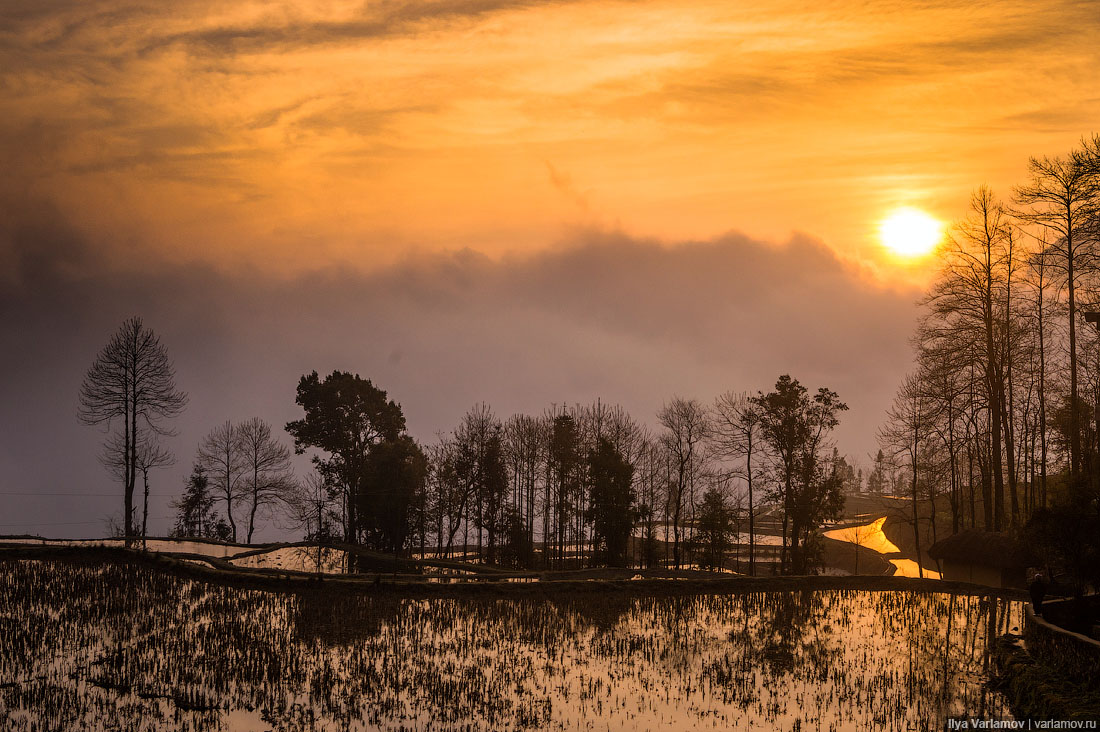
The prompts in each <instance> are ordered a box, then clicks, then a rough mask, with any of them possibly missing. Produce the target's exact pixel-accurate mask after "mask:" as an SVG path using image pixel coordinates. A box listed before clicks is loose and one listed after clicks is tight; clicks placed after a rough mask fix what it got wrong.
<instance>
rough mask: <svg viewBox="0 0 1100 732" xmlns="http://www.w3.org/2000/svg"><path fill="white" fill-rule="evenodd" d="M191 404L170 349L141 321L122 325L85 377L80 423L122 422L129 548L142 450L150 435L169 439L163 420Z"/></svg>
mask: <svg viewBox="0 0 1100 732" xmlns="http://www.w3.org/2000/svg"><path fill="white" fill-rule="evenodd" d="M186 404H187V394H186V393H184V392H183V391H180V390H179V389H177V388H176V372H175V369H174V368H173V366H172V362H171V361H170V360H169V359H168V351H167V349H166V348H165V347H164V345H163V344H161V342H160V338H158V337H157V335H156V334H155V333H154V332H153V331H152V330H150V329H149V328H146V327H145V325H144V323H143V322H142V320H141V318H139V317H133V318H130V319H129V320H127V321H126V322H124V323H123V324H122V326H121V327H120V328H119V329H118V331H117V332H116V333H115V334H114V336H112V337H111V340H110V341H108V343H107V345H106V346H104V347H103V350H101V351H100V352H99V354H98V355H97V356H96V359H95V361H94V362H93V363H92V366H91V368H89V369H88V371H87V373H86V374H85V375H84V380H83V382H82V383H81V385H80V406H79V408H78V410H77V418H78V419H79V420H80V421H81V422H82V423H84V424H87V425H99V424H105V425H107V426H108V429H110V426H111V425H112V424H113V423H117V422H118V421H120V420H121V422H122V433H121V436H122V439H121V441H120V442H119V443H117V444H116V448H117V450H118V454H119V458H117V459H116V461H117V463H118V464H119V465H120V466H121V469H122V474H121V478H122V484H123V527H124V528H123V530H124V532H125V536H126V540H127V542H129V541H130V540H131V539H132V538H133V536H134V486H135V483H136V482H137V474H138V472H139V470H140V467H139V465H138V448H139V445H140V444H141V442H142V439H143V437H144V436H145V433H146V432H153V433H156V434H169V432H168V430H167V429H165V428H164V427H163V426H162V424H161V420H164V419H169V418H172V417H175V416H177V415H179V414H180V412H182V411H183V408H184V407H185V406H186ZM110 443H111V441H110V438H108V444H110Z"/></svg>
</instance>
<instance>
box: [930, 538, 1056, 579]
mask: <svg viewBox="0 0 1100 732" xmlns="http://www.w3.org/2000/svg"><path fill="white" fill-rule="evenodd" d="M928 556H930V557H932V558H933V559H946V560H950V561H954V562H964V563H966V564H984V565H985V566H988V567H998V568H1000V569H1017V568H1022V567H1030V566H1033V565H1034V563H1035V562H1034V561H1033V559H1032V557H1031V556H1030V555H1029V554H1028V552H1027V551H1025V550H1024V548H1023V547H1022V546H1021V545H1020V543H1019V542H1017V541H1016V540H1015V539H1012V538H1011V537H1009V536H1008V535H1007V534H1001V533H997V532H993V531H979V530H978V529H967V530H966V531H960V532H959V533H957V534H954V535H953V536H949V537H947V538H946V539H940V540H939V541H937V542H936V543H935V544H933V545H932V546H931V547H929V549H928Z"/></svg>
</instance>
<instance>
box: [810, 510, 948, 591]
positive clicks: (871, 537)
mask: <svg viewBox="0 0 1100 732" xmlns="http://www.w3.org/2000/svg"><path fill="white" fill-rule="evenodd" d="M886 518H887V517H886V516H883V517H882V518H878V519H875V520H874V521H872V522H871V523H869V524H863V525H861V526H846V527H844V528H842V529H831V530H829V531H826V532H824V535H825V536H826V537H828V538H830V539H836V540H837V541H844V542H847V543H849V544H856V545H858V546H862V547H865V548H867V549H870V550H871V551H874V552H878V553H879V554H881V555H883V556H884V557H885V558H886V559H887V560H888V561H889V562H890V564H892V565H894V567H896V568H897V569H896V571H895V572H894V575H895V576H897V577H921V576H923V577H924V578H925V579H941V578H942V577H941V575H940V573H939V572H937V571H935V570H934V569H929V568H928V567H924V573H923V575H922V574H921V566H920V565H919V564H918V563H917V562H915V561H914V560H912V559H908V558H906V557H904V556H902V555H901V549H899V548H898V547H897V545H896V544H894V542H892V541H890V540H889V539H888V538H886V534H884V533H883V531H882V526H883V524H885V523H886ZM891 555H893V556H891Z"/></svg>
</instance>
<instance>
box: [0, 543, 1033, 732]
mask: <svg viewBox="0 0 1100 732" xmlns="http://www.w3.org/2000/svg"><path fill="white" fill-rule="evenodd" d="M1018 618H1019V606H1018V604H1017V603H1006V602H1000V601H996V600H992V601H991V600H988V599H983V598H972V597H966V596H957V597H956V596H951V595H945V594H936V595H932V594H918V593H892V592H882V593H869V592H856V591H830V592H810V591H805V592H774V593H760V592H755V593H746V594H741V595H725V596H693V597H672V598H653V597H648V598H635V597H630V596H629V595H625V594H621V593H604V592H592V593H585V594H584V595H575V596H570V597H564V598H555V599H552V600H550V599H522V600H502V599H477V600H457V599H439V600H401V599H398V598H394V597H391V596H388V595H370V594H355V593H334V594H330V593H328V592H327V591H326V590H325V589H322V588H319V589H317V590H316V591H314V592H308V593H303V594H302V595H292V594H278V593H266V592H260V591H252V590H238V589H233V588H228V587H219V586H214V585H204V584H200V583H195V582H191V581H187V580H181V579H177V578H174V577H171V576H168V575H161V574H157V573H153V572H150V571H147V570H144V569H136V568H125V567H115V566H110V565H108V566H80V565H68V564H49V563H42V562H16V563H0V728H3V729H12V730H16V731H26V730H30V729H32V728H33V727H32V723H34V725H37V728H39V729H41V728H70V729H83V728H99V727H103V726H104V724H106V723H107V722H108V721H109V722H112V723H117V725H118V728H119V729H121V730H145V729H148V730H154V729H156V730H160V729H166V730H176V729H184V728H189V729H194V730H214V729H223V728H226V723H227V719H228V716H227V713H228V711H230V710H250V709H251V710H254V712H253V714H254V715H255V718H256V719H259V718H260V717H262V718H263V719H266V720H268V721H269V723H270V724H271V726H273V727H275V728H277V729H303V728H309V727H310V726H316V727H318V728H344V727H346V726H351V727H352V728H354V727H355V726H356V725H359V726H365V727H368V728H382V729H395V728H400V727H401V726H402V725H403V726H404V728H406V729H417V728H421V729H427V728H438V727H444V728H446V727H450V728H463V729H466V728H471V729H479V728H481V729H484V728H500V727H529V728H530V727H533V728H545V727H574V726H576V727H581V726H585V725H587V724H591V723H593V722H595V726H597V727H599V726H604V725H605V724H606V725H608V726H612V727H657V726H664V727H668V726H673V727H676V726H679V727H685V726H694V725H696V724H703V722H702V721H701V720H706V722H705V723H706V724H707V725H708V726H709V725H710V724H711V723H712V722H713V723H717V724H719V725H722V726H729V727H736V726H737V725H742V728H746V727H748V728H752V726H753V725H757V726H759V727H761V728H771V727H773V726H781V727H791V726H794V724H795V719H796V717H797V718H798V720H799V723H800V724H802V725H803V728H814V727H815V726H816V727H821V728H828V727H829V726H830V725H831V724H833V723H838V722H846V723H855V724H856V725H862V726H871V725H873V726H876V727H893V728H899V727H904V726H905V725H906V724H915V725H917V726H919V727H922V728H923V727H933V726H939V725H942V720H943V719H944V718H945V717H946V716H947V715H949V714H956V713H960V712H962V711H969V712H974V711H976V710H984V711H985V712H987V713H998V714H999V713H1000V712H1001V711H1003V702H1002V701H1001V698H1000V697H999V696H998V695H994V694H990V693H989V692H988V691H986V690H985V688H984V685H983V683H982V678H983V677H984V673H985V671H986V666H985V663H986V649H987V648H988V647H989V643H990V639H991V638H992V637H995V636H996V635H997V634H999V633H1001V632H1003V631H1005V630H1007V629H1008V626H1009V625H1010V624H1011V623H1013V622H1019V620H1018ZM20 708H23V709H30V710H34V712H33V714H32V715H21V714H18V713H15V710H18V709H20ZM795 710H798V711H797V712H796V711H795Z"/></svg>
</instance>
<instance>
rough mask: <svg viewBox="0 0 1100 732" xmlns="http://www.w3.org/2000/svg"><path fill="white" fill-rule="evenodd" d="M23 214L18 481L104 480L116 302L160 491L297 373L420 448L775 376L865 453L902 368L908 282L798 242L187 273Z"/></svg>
mask: <svg viewBox="0 0 1100 732" xmlns="http://www.w3.org/2000/svg"><path fill="white" fill-rule="evenodd" d="M31 213H32V214H33V215H32V216H29V217H27V218H31V219H34V218H37V217H38V216H40V215H46V216H47V217H48V218H49V219H51V220H53V221H54V222H55V225H54V226H53V227H52V228H51V227H48V226H45V225H42V226H40V227H39V228H35V227H33V226H31V224H29V223H27V222H24V223H19V224H17V225H16V226H14V227H9V229H6V230H5V231H4V233H3V242H4V246H5V247H6V248H7V249H8V251H9V252H10V251H13V250H14V251H15V255H14V258H15V259H16V261H18V262H20V270H19V271H20V272H21V281H20V283H19V284H18V285H10V284H9V285H7V286H5V287H4V288H3V289H0V305H2V307H3V309H4V312H5V314H6V317H5V319H4V321H3V324H2V325H0V339H2V340H3V342H4V343H5V344H10V349H11V352H13V353H17V354H18V358H11V359H5V360H4V361H3V364H2V365H0V384H2V386H0V401H2V402H3V403H4V404H5V405H6V409H5V411H4V414H3V416H2V417H0V444H3V445H5V452H4V453H3V454H2V455H0V471H2V473H0V474H3V475H4V476H5V483H6V484H7V485H14V486H22V487H25V488H27V489H29V490H36V489H38V490H48V489H49V488H51V487H56V486H70V487H73V488H74V489H76V490H77V491H87V492H88V493H111V492H112V491H113V490H114V487H113V486H112V485H111V484H110V482H109V481H108V479H107V478H106V476H105V474H104V473H103V471H102V470H101V468H100V466H99V465H98V463H97V462H96V460H95V455H96V453H97V450H98V444H99V441H100V439H101V437H102V436H101V435H100V434H99V433H97V432H96V431H95V430H93V429H89V428H85V427H81V426H79V425H77V424H76V420H75V417H74V409H75V399H76V393H77V389H78V387H79V383H80V379H81V376H82V374H83V372H84V370H85V369H86V368H87V366H88V365H89V364H90V363H91V360H92V359H93V358H94V355H95V353H96V351H97V350H98V349H99V347H100V346H101V345H102V344H103V342H105V340H106V339H107V338H108V337H109V335H110V334H111V333H112V332H113V331H114V330H115V329H116V328H117V327H118V324H119V323H120V322H121V321H122V320H123V319H124V318H126V317H128V316H129V315H132V314H140V315H142V316H143V317H144V319H145V321H146V323H148V324H149V325H150V326H151V327H153V328H154V329H155V330H156V331H157V332H158V333H159V334H160V335H161V337H162V339H163V341H164V342H165V344H166V345H167V347H168V348H169V351H170V353H171V355H172V357H173V358H174V360H175V363H176V367H177V371H178V380H179V383H180V386H181V387H182V388H184V389H185V390H186V391H188V392H189V393H190V395H191V403H190V406H189V408H188V410H187V412H186V414H185V415H184V416H183V417H182V418H181V419H180V420H179V421H178V424H177V427H178V428H179V436H178V437H176V438H174V440H173V441H172V444H171V447H172V449H173V450H175V451H176V453H177V455H178V456H179V463H178V465H177V466H176V467H175V468H173V469H172V470H170V471H165V472H164V473H163V475H162V476H161V477H159V478H158V479H157V480H158V482H157V485H156V488H155V492H156V493H173V492H175V491H176V490H178V487H179V486H180V485H181V484H182V481H183V480H184V477H185V475H186V473H187V470H188V468H189V463H190V459H191V457H192V454H193V451H194V447H195V445H196V443H197V442H198V440H199V439H200V438H201V436H202V435H203V434H204V433H205V432H206V431H207V430H208V429H209V428H210V427H211V426H212V425H214V424H217V423H219V422H220V421H222V420H224V419H234V420H238V419H245V418H248V417H251V416H260V417H263V418H264V419H267V420H268V421H270V422H271V423H272V424H274V425H277V426H278V425H281V424H283V423H284V422H286V421H287V420H289V419H293V418H295V417H296V416H297V409H296V407H295V405H294V404H293V393H294V386H295V384H296V382H297V378H298V377H299V376H300V375H301V374H303V373H307V372H309V371H311V370H313V369H316V370H318V371H319V372H322V373H324V372H327V371H331V370H332V369H345V370H350V371H354V372H358V373H360V374H362V375H364V376H367V377H369V378H371V379H372V380H374V381H375V383H377V384H379V385H381V386H382V387H383V388H386V389H387V390H389V392H390V394H391V396H392V397H394V398H396V399H397V400H398V401H400V402H401V403H402V405H403V407H404V409H405V411H406V414H407V416H408V422H409V426H410V430H411V431H412V432H413V434H414V435H415V436H417V437H418V438H419V439H421V440H425V441H430V440H432V439H433V436H434V434H435V433H436V432H438V431H446V430H449V429H451V428H453V427H454V426H455V425H456V424H457V422H458V420H459V419H460V417H461V415H462V413H463V412H464V411H465V410H466V409H467V408H468V407H470V406H471V405H473V404H474V403H476V402H479V401H487V402H489V403H490V404H491V405H492V406H493V407H494V409H495V410H496V411H497V412H498V413H500V414H502V415H508V414H511V413H514V412H521V411H522V412H528V413H539V412H541V411H542V410H543V409H544V408H546V407H548V406H550V405H551V404H554V403H558V404H560V403H563V402H567V403H573V402H588V401H590V400H595V399H596V398H597V397H599V398H601V399H603V400H604V401H607V402H616V403H621V404H622V405H623V406H625V407H626V408H627V409H628V410H629V411H631V412H632V413H633V414H634V415H635V416H636V417H637V418H638V419H640V420H642V421H645V422H649V423H651V424H652V423H653V422H654V420H653V414H654V413H655V412H656V410H657V409H658V408H659V407H660V406H661V404H662V402H663V401H665V400H666V399H668V398H669V397H670V396H672V395H673V394H682V395H687V396H695V397H698V398H700V399H703V400H709V399H711V398H713V397H714V396H715V395H717V394H718V393H720V392H722V391H725V390H729V389H735V390H757V389H767V388H769V387H770V386H771V384H772V383H774V380H775V378H776V377H777V376H778V375H780V374H781V373H788V372H789V373H791V374H793V375H795V376H796V377H797V378H799V379H801V380H802V381H803V382H804V383H806V384H807V385H809V386H811V387H816V386H819V385H827V386H829V387H831V388H833V389H835V390H837V391H838V392H839V393H840V394H841V396H842V398H844V399H846V400H847V401H848V403H849V404H850V405H851V406H852V410H851V412H849V413H848V415H846V419H845V424H844V426H843V427H842V429H841V431H840V433H839V436H840V439H841V447H842V449H844V450H845V451H847V452H850V453H853V454H854V455H856V456H857V458H861V459H862V457H863V454H864V453H865V452H867V451H869V450H871V449H872V447H873V434H874V430H875V428H876V427H877V425H878V423H879V421H880V419H881V417H882V413H883V411H884V409H885V407H886V406H887V405H888V403H889V401H890V399H891V397H892V394H893V390H894V387H895V385H896V383H897V382H898V380H899V378H900V376H901V375H902V373H903V372H904V371H905V369H906V367H907V364H908V362H909V350H908V346H907V342H906V340H907V336H908V334H909V333H910V332H911V328H912V325H913V316H914V306H913V304H912V303H913V300H914V298H915V293H914V292H909V291H903V292H896V291H891V290H885V289H881V288H877V287H875V286H873V285H870V284H867V283H866V282H865V281H864V280H863V279H862V278H860V277H859V276H858V275H857V274H856V273H854V272H852V271H851V270H850V269H849V268H848V267H847V266H846V265H845V264H843V263H842V262H840V261H839V260H838V259H837V258H836V256H835V255H834V254H833V253H832V252H831V250H830V249H828V248H827V247H825V246H824V245H822V244H821V243H820V242H819V241H816V240H814V239H811V238H810V237H807V236H797V237H795V238H793V239H792V240H791V241H789V242H788V243H786V244H784V245H782V246H776V245H772V244H767V243H762V242H758V241H754V240H752V239H749V238H747V237H745V236H742V235H739V234H729V235H727V236H723V237H720V238H717V239H714V240H708V241H697V242H683V243H680V244H678V245H675V246H667V245H662V244H659V243H656V242H653V241H646V240H638V239H634V238H631V237H629V236H626V235H623V234H618V233H613V232H611V233H609V232H601V231H586V232H580V233H578V234H577V235H576V236H575V237H574V238H573V239H571V240H570V241H567V242H563V243H562V246H561V247H560V248H559V249H557V250H554V251H544V252H541V253H538V254H534V255H524V256H518V255H517V256H512V257H505V258H501V259H493V258H489V257H486V256H484V255H481V254H478V253H477V252H474V251H458V252H454V253H449V254H430V255H423V256H419V257H410V258H406V259H405V260H404V261H403V262H402V263H401V264H399V265H396V266H393V267H388V268H384V269H382V270H379V271H376V272H374V273H370V274H364V273H357V272H355V271H353V270H340V269H335V268H330V269H327V270H324V271H318V272H313V273H311V274H305V275H301V276H298V277H294V278H291V279H280V278H273V277H269V276H266V275H263V274H260V273H258V272H252V273H248V272H236V273H231V274H229V273H224V272H218V271H216V270H213V269H210V268H208V267H205V266H198V265H196V266H191V267H182V268H181V267H167V266H161V267H146V268H143V270H142V271H140V272H135V271H129V270H122V269H119V268H117V267H115V266H113V265H111V264H109V263H107V262H105V261H103V260H101V259H99V258H98V257H97V256H96V255H95V254H94V253H93V252H91V251H89V249H88V246H87V244H86V243H84V242H83V240H82V239H81V237H80V236H79V233H78V232H76V231H75V230H73V229H71V228H69V227H68V226H67V225H66V224H65V222H64V217H62V216H59V215H58V214H57V212H56V211H50V210H49V209H47V208H39V209H38V210H37V211H31ZM28 242H33V243H34V245H35V246H34V247H28V246H26V244H27V243H28ZM59 454H61V455H64V456H65V459H64V460H58V459H55V457H52V456H57V455H59ZM81 500H82V501H83V500H84V499H81ZM87 500H93V499H87ZM94 500H97V501H99V502H98V503H95V504H94V506H93V507H92V508H89V507H88V506H87V505H85V504H81V503H80V502H79V501H77V502H68V503H65V502H61V501H60V500H59V501H58V502H56V503H51V502H49V500H47V499H45V498H26V499H20V502H17V503H15V505H14V506H13V508H12V509H11V510H10V511H8V515H9V516H10V517H11V518H10V519H9V520H10V521H12V522H14V521H26V522H28V523H32V522H35V521H47V522H48V521H51V520H54V521H58V522H60V521H63V520H65V517H71V516H74V515H76V513H75V512H76V511H78V510H79V511H85V512H87V511H92V512H93V515H99V514H95V513H94V512H95V511H100V512H102V513H105V512H107V511H109V510H114V503H113V501H112V499H110V498H103V499H102V500H100V499H94ZM157 500H158V503H157V504H156V510H155V511H154V513H153V515H155V516H162V515H167V514H166V512H169V507H168V506H167V501H168V498H166V497H158V499H157ZM85 503H86V502H85ZM78 505H80V506H83V508H79V509H78V508H77V506H78ZM74 520H75V519H74ZM160 527H161V528H163V527H164V522H161V523H160ZM90 528H91V529H92V530H94V531H98V530H99V529H98V526H93V527H90Z"/></svg>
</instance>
